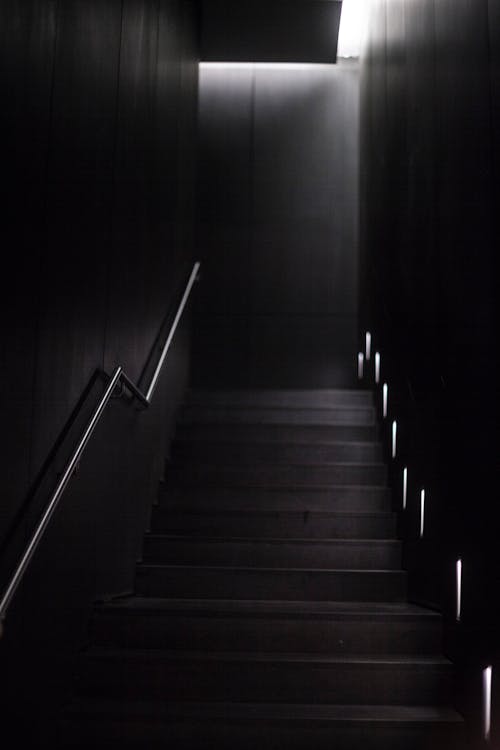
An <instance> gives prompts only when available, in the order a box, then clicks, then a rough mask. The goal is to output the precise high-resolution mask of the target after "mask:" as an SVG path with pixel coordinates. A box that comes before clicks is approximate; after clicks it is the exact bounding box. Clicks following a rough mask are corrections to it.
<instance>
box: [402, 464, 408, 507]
mask: <svg viewBox="0 0 500 750" xmlns="http://www.w3.org/2000/svg"><path fill="white" fill-rule="evenodd" d="M407 497H408V469H407V467H406V466H405V467H404V469H403V510H406V498H407Z"/></svg>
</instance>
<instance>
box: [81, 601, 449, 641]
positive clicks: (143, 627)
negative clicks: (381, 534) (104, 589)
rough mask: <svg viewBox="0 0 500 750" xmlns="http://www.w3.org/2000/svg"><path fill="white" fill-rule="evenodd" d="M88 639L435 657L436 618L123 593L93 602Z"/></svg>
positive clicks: (338, 606)
mask: <svg viewBox="0 0 500 750" xmlns="http://www.w3.org/2000/svg"><path fill="white" fill-rule="evenodd" d="M91 635H92V642H93V643H94V644H95V645H97V646H101V647H103V646H106V647H112V648H126V647H127V648H151V649H157V648H171V649H187V650H189V649H194V650H203V649H207V650H208V651H214V650H215V651H227V650H229V651H231V650H233V651H238V650H239V651H242V650H244V651H269V652H271V651H273V652H280V651H290V652H291V651H299V652H304V653H307V652H319V653H331V654H355V653H365V654H369V653H386V654H421V655H424V654H435V653H438V652H439V651H440V649H441V636H442V619H441V616H440V615H439V614H437V613H435V612H431V611H430V610H425V609H422V608H420V607H416V606H414V605H410V604H406V603H402V604H392V605H391V604H386V603H383V604H377V603H371V604H367V603H364V602H352V603H345V602H344V603H342V602H328V601H326V602H320V603H318V602H300V601H298V602H294V601H292V602H286V601H259V600H255V601H245V600H203V599H155V598H141V597H127V598H125V599H120V600H117V601H114V602H112V603H107V604H104V605H101V606H100V607H98V608H97V609H96V611H95V614H94V617H93V619H92V633H91Z"/></svg>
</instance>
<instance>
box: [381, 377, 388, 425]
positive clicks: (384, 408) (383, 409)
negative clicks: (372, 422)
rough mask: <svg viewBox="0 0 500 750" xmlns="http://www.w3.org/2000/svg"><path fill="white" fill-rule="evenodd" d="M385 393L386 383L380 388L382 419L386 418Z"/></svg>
mask: <svg viewBox="0 0 500 750" xmlns="http://www.w3.org/2000/svg"><path fill="white" fill-rule="evenodd" d="M387 393H388V387H387V383H384V385H383V386H382V416H383V417H384V419H386V418H387Z"/></svg>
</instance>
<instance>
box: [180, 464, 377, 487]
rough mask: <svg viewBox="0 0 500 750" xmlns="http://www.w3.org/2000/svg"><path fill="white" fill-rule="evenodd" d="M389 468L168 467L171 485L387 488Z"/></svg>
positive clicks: (339, 465)
mask: <svg viewBox="0 0 500 750" xmlns="http://www.w3.org/2000/svg"><path fill="white" fill-rule="evenodd" d="M386 478H387V467H386V466H385V464H382V463H371V464H369V463H331V464H326V463H323V464H306V465H304V464H287V465H285V464H280V465H276V466H271V465H267V464H264V463H261V464H255V465H253V466H244V465H242V466H232V465H221V466H214V465H213V464H210V463H198V462H196V463H195V462H193V461H187V462H186V463H185V464H180V463H176V464H173V465H172V466H169V467H168V468H167V481H168V482H169V483H170V484H171V485H174V486H175V485H181V486H188V487H189V486H193V485H196V484H202V485H204V486H206V485H211V486H220V485H222V486H244V487H289V486H293V487H311V486H312V487H314V486H316V487H317V486H329V485H365V486H366V485H370V486H374V485H375V486H383V485H384V484H385V482H386Z"/></svg>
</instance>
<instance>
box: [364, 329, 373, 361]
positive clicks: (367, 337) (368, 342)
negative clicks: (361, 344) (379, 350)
mask: <svg viewBox="0 0 500 750" xmlns="http://www.w3.org/2000/svg"><path fill="white" fill-rule="evenodd" d="M365 354H366V360H367V361H369V360H370V357H371V356H372V335H371V333H370V332H369V331H367V332H366V334H365Z"/></svg>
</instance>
